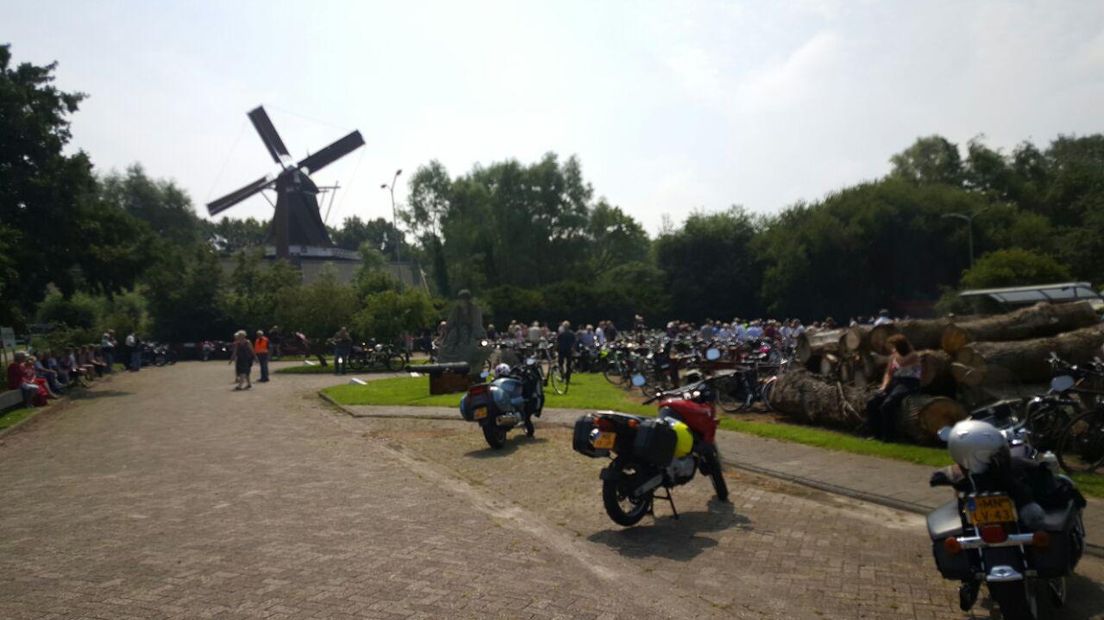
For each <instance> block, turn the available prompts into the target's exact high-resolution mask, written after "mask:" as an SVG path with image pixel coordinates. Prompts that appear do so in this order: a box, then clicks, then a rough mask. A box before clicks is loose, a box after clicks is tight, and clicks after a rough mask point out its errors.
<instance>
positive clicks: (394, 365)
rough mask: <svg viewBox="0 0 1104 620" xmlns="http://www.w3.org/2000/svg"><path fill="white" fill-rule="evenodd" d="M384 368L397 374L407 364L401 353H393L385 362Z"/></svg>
mask: <svg viewBox="0 0 1104 620" xmlns="http://www.w3.org/2000/svg"><path fill="white" fill-rule="evenodd" d="M384 366H386V367H387V370H390V371H391V372H397V371H399V370H402V369H403V367H404V366H406V362H405V361H404V360H403V356H402V354H400V353H392V354H390V355H388V356H387V359H386V360H384Z"/></svg>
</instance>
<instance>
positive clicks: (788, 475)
mask: <svg viewBox="0 0 1104 620" xmlns="http://www.w3.org/2000/svg"><path fill="white" fill-rule="evenodd" d="M347 409H348V410H349V411H350V412H352V413H353V414H354V415H361V416H391V417H417V418H424V419H441V420H450V419H457V418H458V417H459V413H458V411H457V410H455V409H447V408H443V407H348V408H347ZM583 413H585V412H583V411H578V410H571V409H549V410H547V411H546V412H545V413H544V415H543V416H542V419H543V421H544V422H545V423H546V424H559V425H563V426H570V425H571V424H573V423H574V421H575V419H576V418H578V416H580V415H582V414H583ZM717 437H718V439H717V441H718V445H719V446H720V450H721V455H722V456H723V457H724V460H725V462H726V463H728V464H730V465H735V466H737V467H740V468H742V469H746V470H748V471H753V472H756V473H761V474H764V475H769V476H774V477H777V478H781V479H784V480H789V481H792V482H797V483H800V484H807V485H811V486H814V487H815V488H819V489H821V490H824V491H828V492H834V493H844V494H847V495H849V496H852V497H856V498H859V499H864V500H866V501H871V502H874V503H878V504H881V505H884V506H888V507H892V508H896V509H899V510H907V511H909V512H915V513H918V514H925V513H927V512H930V511H931V510H933V509H935V508H936V507H938V506H940V505H942V504H944V503H946V502H947V500H948V499H950V498H951V495H950V493H949V492H948V491H947V489H946V488H935V489H933V488H931V487H930V486H928V479H929V478H930V477H931V473H932V468H931V467H928V466H926V465H915V464H912V463H906V462H902V461H892V460H888V459H882V458H877V457H870V456H863V455H859V454H850V453H847V452H834V451H831V450H826V449H823V448H817V447H813V446H805V445H801V444H795V443H789V442H783V441H775V440H772V439H765V438H762V437H755V436H753V435H747V434H744V433H736V432H731V431H721V432H719V433H718V435H717ZM1085 528H1086V531H1087V538H1088V541H1087V542H1088V543H1089V544H1090V545H1091V546H1092V551H1093V552H1094V553H1097V554H1104V501H1101V500H1099V499H1095V498H1089V507H1088V508H1087V509H1086V510H1085Z"/></svg>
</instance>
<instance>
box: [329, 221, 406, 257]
mask: <svg viewBox="0 0 1104 620" xmlns="http://www.w3.org/2000/svg"><path fill="white" fill-rule="evenodd" d="M331 232H332V236H333V240H334V243H335V244H336V245H337V247H339V248H342V249H345V250H353V251H356V250H359V249H360V246H362V245H364V244H365V243H367V244H368V245H369V246H371V247H372V248H373V249H375V250H377V251H379V252H380V253H381V254H383V255H384V256H386V257H389V258H392V259H394V258H395V249H396V248H395V246H396V244H398V246H399V247H398V249H399V251H400V252H401V253H402V254H406V249H407V247H406V243H405V241H404V239H403V234H402V232H401V231H399V230H398V229H397V228H395V226H394V224H392V223H391V222H388V221H387V220H385V219H383V218H382V217H377V218H376V219H374V220H368V221H367V222H365V221H364V220H361V219H360V218H359V217H357V216H355V215H354V216H352V217H347V218H345V221H344V222H343V223H342V226H341V228H339V229H337V230H333V231H331ZM401 256H402V255H401V254H400V257H401Z"/></svg>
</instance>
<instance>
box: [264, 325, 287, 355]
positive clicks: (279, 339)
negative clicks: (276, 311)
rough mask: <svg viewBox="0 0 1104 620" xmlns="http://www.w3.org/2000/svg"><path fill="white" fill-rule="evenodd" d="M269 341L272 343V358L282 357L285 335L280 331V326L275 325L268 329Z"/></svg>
mask: <svg viewBox="0 0 1104 620" xmlns="http://www.w3.org/2000/svg"><path fill="white" fill-rule="evenodd" d="M268 342H269V344H270V345H272V359H274V360H278V359H280V346H281V345H283V344H284V335H283V334H282V333H280V326H279V325H273V326H272V329H270V330H268Z"/></svg>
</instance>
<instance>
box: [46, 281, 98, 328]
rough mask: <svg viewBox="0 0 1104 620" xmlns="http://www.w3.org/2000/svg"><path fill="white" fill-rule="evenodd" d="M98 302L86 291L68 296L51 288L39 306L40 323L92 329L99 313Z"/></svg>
mask: <svg viewBox="0 0 1104 620" xmlns="http://www.w3.org/2000/svg"><path fill="white" fill-rule="evenodd" d="M98 311H99V308H98V304H97V303H96V300H95V299H92V297H90V296H89V295H88V294H86V293H77V294H76V295H73V296H71V297H68V298H66V297H65V296H64V295H62V294H61V291H59V290H57V289H56V288H51V289H50V292H48V293H47V294H46V298H45V299H43V300H42V303H41V304H39V306H38V314H37V316H36V318H37V319H38V322H39V323H54V324H58V325H64V326H67V327H80V328H84V329H91V328H92V327H93V326H94V325H95V323H96V319H97V317H98V315H99V312H98Z"/></svg>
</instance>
